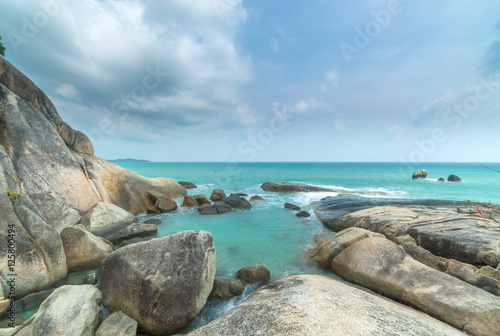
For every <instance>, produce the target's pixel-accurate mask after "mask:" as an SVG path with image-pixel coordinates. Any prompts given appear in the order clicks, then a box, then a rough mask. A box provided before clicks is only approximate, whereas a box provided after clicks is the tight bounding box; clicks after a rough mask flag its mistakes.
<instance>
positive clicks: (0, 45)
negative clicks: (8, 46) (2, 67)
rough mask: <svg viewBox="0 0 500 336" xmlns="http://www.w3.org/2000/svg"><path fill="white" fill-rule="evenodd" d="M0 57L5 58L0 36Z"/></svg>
mask: <svg viewBox="0 0 500 336" xmlns="http://www.w3.org/2000/svg"><path fill="white" fill-rule="evenodd" d="M0 55H1V56H3V57H5V46H4V45H3V43H2V36H0Z"/></svg>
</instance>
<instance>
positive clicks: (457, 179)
mask: <svg viewBox="0 0 500 336" xmlns="http://www.w3.org/2000/svg"><path fill="white" fill-rule="evenodd" d="M461 181H462V180H461V179H460V177H458V176H457V175H450V176H448V182H461Z"/></svg>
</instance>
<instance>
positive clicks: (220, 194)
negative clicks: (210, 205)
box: [210, 189, 226, 202]
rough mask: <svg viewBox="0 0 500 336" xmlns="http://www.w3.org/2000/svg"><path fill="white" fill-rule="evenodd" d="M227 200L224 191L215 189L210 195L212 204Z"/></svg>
mask: <svg viewBox="0 0 500 336" xmlns="http://www.w3.org/2000/svg"><path fill="white" fill-rule="evenodd" d="M225 198H226V193H225V192H224V190H222V189H214V190H213V191H212V194H211V195H210V200H211V201H212V202H217V201H222V200H224V199H225Z"/></svg>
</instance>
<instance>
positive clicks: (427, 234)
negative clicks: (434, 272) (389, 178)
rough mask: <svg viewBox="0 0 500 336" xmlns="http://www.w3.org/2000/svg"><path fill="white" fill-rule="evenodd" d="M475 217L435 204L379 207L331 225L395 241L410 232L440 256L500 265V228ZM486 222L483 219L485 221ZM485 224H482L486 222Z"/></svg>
mask: <svg viewBox="0 0 500 336" xmlns="http://www.w3.org/2000/svg"><path fill="white" fill-rule="evenodd" d="M477 222H478V221H477V220H476V219H474V217H468V216H464V215H463V214H460V213H457V212H456V211H455V210H454V209H453V210H443V209H435V208H433V207H423V206H420V207H404V208H402V207H393V206H384V207H375V208H371V209H364V210H360V211H357V212H354V213H351V214H349V215H345V216H343V217H338V218H334V219H331V220H329V221H328V222H327V223H328V227H329V228H330V229H332V230H333V231H341V230H344V229H346V228H348V227H360V228H364V229H367V230H370V231H373V232H379V233H382V234H383V235H385V236H386V237H387V238H389V239H391V240H394V239H395V238H396V237H398V236H404V235H406V234H408V235H410V236H411V237H413V238H414V239H415V240H416V241H417V242H418V243H419V244H420V245H421V246H422V247H423V248H425V249H426V250H428V251H429V252H431V253H432V254H435V255H437V256H440V257H443V258H447V259H456V260H458V261H461V262H465V263H468V264H472V265H475V264H486V265H490V266H492V267H497V266H498V264H499V262H500V247H499V245H498V241H500V231H498V230H494V225H493V223H491V224H488V223H489V222H484V223H485V224H483V225H484V226H485V227H489V226H488V225H490V226H491V228H492V229H490V230H485V229H484V228H483V227H481V226H479V225H477ZM482 223H483V222H482ZM482 223H481V224H482Z"/></svg>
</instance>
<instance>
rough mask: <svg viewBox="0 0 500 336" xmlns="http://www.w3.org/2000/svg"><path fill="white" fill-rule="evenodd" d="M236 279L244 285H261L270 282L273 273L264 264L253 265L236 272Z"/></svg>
mask: <svg viewBox="0 0 500 336" xmlns="http://www.w3.org/2000/svg"><path fill="white" fill-rule="evenodd" d="M236 277H237V278H238V279H240V280H241V281H242V282H243V283H244V284H251V283H259V282H264V281H269V279H270V278H271V272H270V271H269V268H268V267H267V266H266V265H264V264H253V265H250V266H247V267H244V268H242V269H240V270H239V271H238V272H236Z"/></svg>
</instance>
